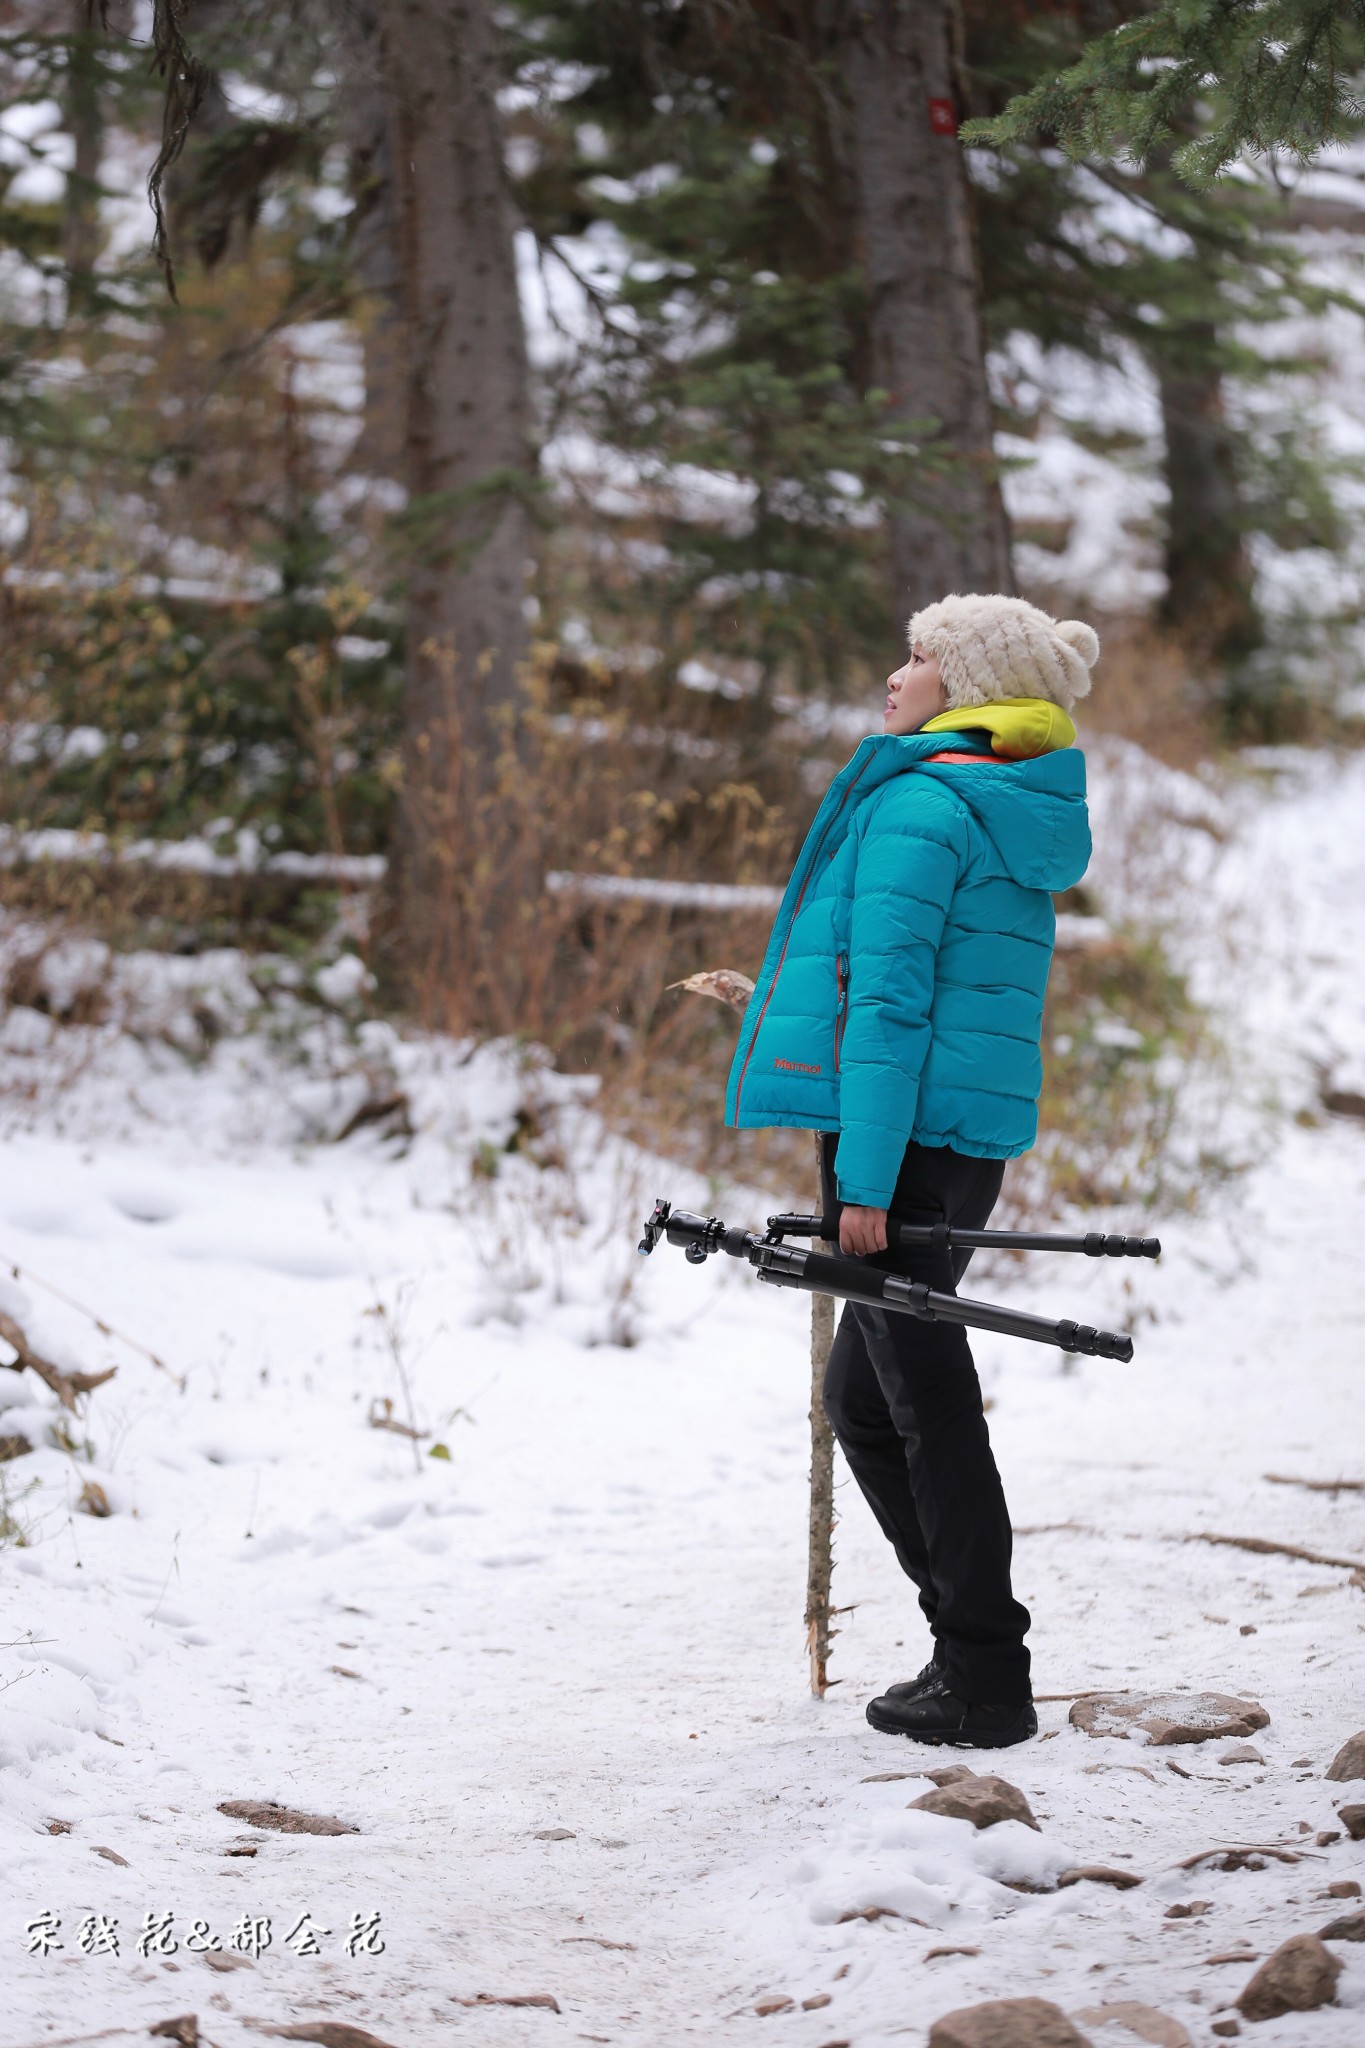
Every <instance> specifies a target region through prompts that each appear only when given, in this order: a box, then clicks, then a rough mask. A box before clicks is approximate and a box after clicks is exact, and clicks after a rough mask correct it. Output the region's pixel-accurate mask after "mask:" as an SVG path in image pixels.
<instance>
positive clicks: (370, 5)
mask: <svg viewBox="0 0 1365 2048" xmlns="http://www.w3.org/2000/svg"><path fill="white" fill-rule="evenodd" d="M381 6H382V0H358V4H356V5H354V6H351V7H348V8H347V9H346V14H345V23H344V42H343V50H344V65H345V73H344V75H345V82H346V92H345V120H346V144H347V154H348V157H349V160H350V187H351V192H352V195H353V197H354V199H355V213H354V215H353V216H352V219H353V223H354V225H353V228H352V236H351V270H352V275H353V276H354V277H355V279H356V282H357V284H358V285H359V287H360V290H361V294H362V300H361V304H360V305H359V307H358V308H357V319H358V325H359V328H360V336H361V345H362V347H363V349H364V351H365V421H364V425H363V427H362V428H361V433H360V438H359V440H358V441H357V442H356V445H355V447H354V448H353V449H352V451H351V458H350V466H351V468H352V469H353V470H356V471H357V472H359V473H360V474H361V475H365V476H382V477H398V476H400V475H401V474H402V471H403V396H404V391H403V306H402V290H401V279H400V276H399V264H398V234H397V229H396V226H395V222H394V190H393V156H392V152H391V150H390V136H389V103H388V95H387V94H386V93H385V90H384V82H383V77H382V75H381V71H380V54H381V44H380V9H381Z"/></svg>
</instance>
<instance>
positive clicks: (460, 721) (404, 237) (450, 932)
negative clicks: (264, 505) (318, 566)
mask: <svg viewBox="0 0 1365 2048" xmlns="http://www.w3.org/2000/svg"><path fill="white" fill-rule="evenodd" d="M377 12H378V16H379V34H380V50H381V57H382V67H383V79H384V85H385V91H386V96H387V101H388V117H389V154H390V159H391V165H392V182H393V195H394V219H395V224H396V228H397V239H398V273H399V286H400V292H401V299H402V308H403V343H404V349H403V356H404V360H403V390H404V406H403V439H404V458H405V459H404V471H405V482H406V484H407V487H408V492H409V508H408V514H407V519H408V527H407V532H406V535H405V541H404V545H405V554H406V563H407V685H406V697H405V705H404V756H403V801H402V805H401V816H400V821H399V830H398V836H397V845H396V854H397V884H396V888H397V896H396V903H397V909H398V914H399V922H400V944H401V947H402V949H403V950H404V952H405V953H406V954H407V956H408V959H409V961H410V962H420V963H421V967H422V971H423V973H424V974H425V975H426V977H427V989H428V993H429V995H431V996H433V997H435V996H436V995H438V994H439V993H444V992H448V991H449V990H450V988H451V986H452V984H453V983H458V982H461V981H462V980H463V979H464V977H465V976H466V973H467V969H468V964H469V961H470V958H471V952H470V948H471V944H472V942H473V939H474V937H475V935H476V927H478V926H479V925H480V923H482V924H483V925H484V926H485V927H487V926H488V925H489V923H490V921H491V920H492V919H493V916H494V906H493V902H492V892H493V891H494V890H495V887H496V884H497V881H498V877H499V876H500V875H501V873H502V872H503V870H502V866H501V863H500V860H499V849H498V845H497V836H498V835H497V814H496V810H495V807H494V804H493V798H492V790H493V784H494V777H495V772H496V765H497V756H498V752H499V748H500V746H501V745H503V744H504V739H503V733H502V728H501V726H500V723H499V719H498V716H497V714H498V712H499V710H500V709H506V708H507V707H510V705H511V704H512V702H513V698H514V695H515V691H516V687H517V680H518V667H519V664H520V662H521V659H522V656H523V653H524V650H525V640H526V627H525V614H524V609H523V607H524V599H525V590H526V558H527V548H528V541H529V521H528V513H527V499H528V493H529V487H530V484H531V481H532V463H531V456H530V450H529V436H528V421H529V403H528V392H527V367H526V346H525V337H524V334H523V331H522V322H521V308H520V303H519V300H518V296H517V277H516V265H515V257H514V249H513V239H512V237H513V219H512V209H511V202H510V198H509V194H508V190H507V184H506V179H505V175H504V167H503V149H502V127H501V121H500V117H499V112H498V106H497V100H496V93H497V88H498V84H499V72H498V61H497V47H496V32H495V27H494V22H493V15H492V8H491V5H490V0H377ZM476 857H477V865H478V866H479V868H480V875H479V876H477V877H476V876H474V874H473V868H472V865H471V863H474V862H475V861H476Z"/></svg>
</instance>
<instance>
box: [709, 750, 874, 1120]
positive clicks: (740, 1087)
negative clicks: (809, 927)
mask: <svg viewBox="0 0 1365 2048" xmlns="http://www.w3.org/2000/svg"><path fill="white" fill-rule="evenodd" d="M872 758H873V757H872V755H870V754H869V755H868V757H867V760H866V761H864V763H863V765H862V767H861V768H860V769H859V770H858V773H857V774H856V775H855V776H854V778H853V780H852V782H850V783H849V785H848V788H847V789H846V790H845V791H844V793H843V795H842V796H841V797H840V799H839V802H838V804H837V806H836V807H835V811H834V816H833V817H831V818H830V819H829V820H828V822H827V823H826V825H825V829H824V831H823V832H822V833H821V834H820V843H819V845H818V846H817V847H816V849H815V851H814V853H812V855H811V857H810V865H809V867H808V868H807V869H806V873H805V875H804V876H803V877H802V881H801V887H800V888H799V889H798V890H797V892H796V901H795V903H793V905H792V914H791V916H790V917H789V918H788V920H787V931H786V936H785V937H784V938H783V941H782V951H781V952H780V953H779V954H778V956H777V965H776V967H775V968H774V969H773V978H772V980H771V981H770V982H769V983H768V993H767V995H766V996H764V998H763V1008H762V1009H761V1010H760V1011H759V1013H758V1021H757V1023H756V1024H755V1025H754V1029H753V1035H752V1037H751V1038H750V1040H749V1049H748V1051H747V1052H746V1053H745V1055H744V1065H743V1066H742V1067H741V1068H740V1070H739V1079H738V1081H737V1082H736V1083H735V1126H736V1128H738V1125H739V1105H740V1099H741V1097H742V1096H743V1094H744V1077H745V1075H746V1074H747V1073H748V1071H749V1062H750V1060H751V1059H752V1058H753V1056H754V1047H755V1046H756V1045H757V1044H758V1034H759V1032H760V1031H761V1030H762V1029H763V1019H764V1018H765V1017H766V1016H767V1014H768V1005H769V1003H770V1002H771V1001H772V999H773V993H774V991H775V990H776V988H777V982H778V976H779V975H780V974H781V972H782V963H783V961H784V960H785V959H786V957H787V947H788V945H789V944H790V942H791V935H792V926H793V925H794V924H795V923H796V917H797V912H798V911H799V910H800V908H801V904H802V900H803V898H804V896H805V893H806V885H807V884H808V883H809V881H810V878H811V876H812V874H813V873H814V872H815V864H816V862H817V861H818V860H819V858H820V855H821V854H822V853H823V852H824V850H825V841H826V840H827V839H828V838H829V835H830V832H831V830H832V828H833V826H834V823H835V820H836V819H837V818H838V816H839V813H840V812H841V811H842V810H843V808H844V805H845V804H846V803H847V802H848V800H849V798H850V796H851V795H852V794H853V792H854V790H855V789H856V788H857V787H858V784H859V783H860V782H861V781H862V779H863V774H864V772H865V770H866V769H867V768H868V766H869V764H870V763H871V761H872Z"/></svg>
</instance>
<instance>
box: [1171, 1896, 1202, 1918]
mask: <svg viewBox="0 0 1365 2048" xmlns="http://www.w3.org/2000/svg"><path fill="white" fill-rule="evenodd" d="M1212 1910H1213V1907H1212V1904H1211V1902H1210V1901H1209V1900H1208V1899H1191V1900H1189V1902H1188V1903H1187V1904H1185V1903H1182V1904H1180V1905H1178V1906H1168V1907H1167V1908H1166V1914H1165V1917H1166V1919H1168V1920H1199V1919H1202V1917H1203V1915H1204V1914H1205V1913H1210V1912H1212Z"/></svg>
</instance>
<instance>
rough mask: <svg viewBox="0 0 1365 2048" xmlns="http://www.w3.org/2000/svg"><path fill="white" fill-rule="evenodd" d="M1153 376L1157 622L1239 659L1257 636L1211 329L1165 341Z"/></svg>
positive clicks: (1208, 650)
mask: <svg viewBox="0 0 1365 2048" xmlns="http://www.w3.org/2000/svg"><path fill="white" fill-rule="evenodd" d="M1155 369H1156V374H1157V382H1158V385H1159V387H1160V392H1161V417H1162V424H1163V426H1164V428H1165V434H1166V458H1165V471H1166V483H1167V487H1168V488H1169V491H1170V508H1169V510H1168V512H1167V515H1166V596H1165V599H1164V601H1163V603H1162V607H1161V617H1162V623H1163V624H1165V625H1167V626H1169V627H1170V628H1171V629H1172V630H1173V631H1175V632H1178V633H1179V634H1180V635H1181V637H1182V639H1184V640H1185V641H1186V642H1187V643H1189V644H1190V645H1191V647H1192V649H1193V650H1195V651H1199V652H1203V653H1205V654H1207V655H1211V656H1214V657H1216V658H1219V659H1222V660H1227V661H1236V660H1238V659H1239V658H1241V657H1244V656H1246V655H1248V654H1250V653H1251V652H1252V650H1253V649H1254V648H1256V647H1258V646H1259V645H1260V644H1261V641H1262V638H1263V637H1264V636H1263V632H1262V627H1261V620H1260V615H1259V613H1258V611H1257V608H1256V598H1255V586H1254V581H1253V577H1252V571H1251V563H1250V561H1249V560H1248V557H1247V549H1246V536H1245V533H1244V531H1243V528H1242V520H1241V508H1240V505H1239V503H1238V494H1237V469H1236V451H1235V448H1234V444H1233V437H1232V434H1231V432H1230V430H1229V427H1228V422H1227V414H1226V410H1225V408H1224V403H1223V380H1222V377H1221V375H1220V373H1219V369H1218V364H1217V336H1216V333H1215V330H1214V328H1213V327H1212V325H1211V324H1205V323H1200V324H1199V325H1198V326H1197V327H1195V328H1193V329H1187V330H1186V331H1185V332H1184V333H1182V334H1181V335H1179V336H1177V337H1176V338H1175V339H1174V341H1173V342H1172V343H1171V344H1164V345H1163V347H1162V348H1161V350H1160V351H1159V352H1158V353H1157V354H1156V361H1155Z"/></svg>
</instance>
